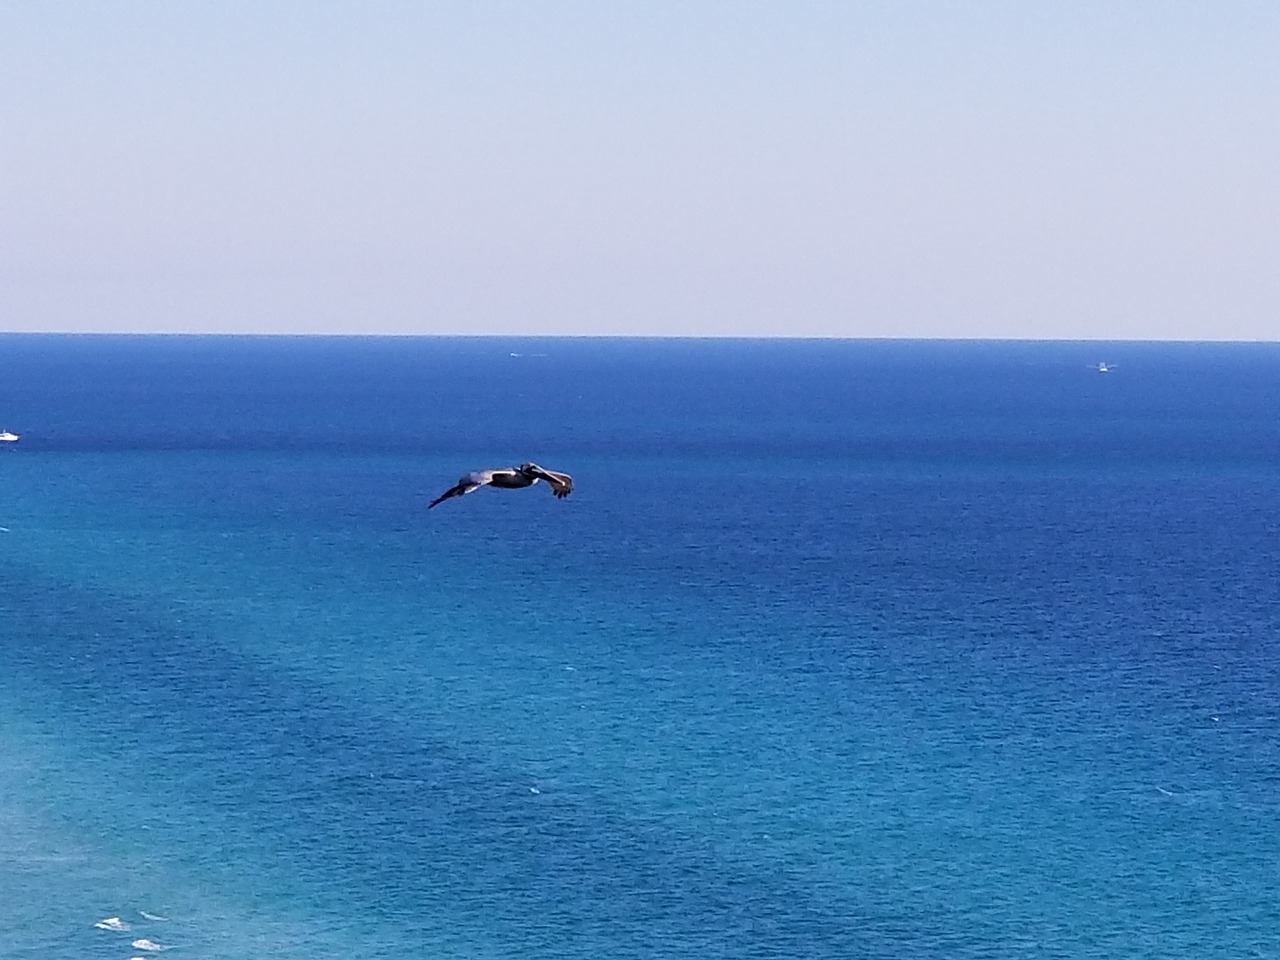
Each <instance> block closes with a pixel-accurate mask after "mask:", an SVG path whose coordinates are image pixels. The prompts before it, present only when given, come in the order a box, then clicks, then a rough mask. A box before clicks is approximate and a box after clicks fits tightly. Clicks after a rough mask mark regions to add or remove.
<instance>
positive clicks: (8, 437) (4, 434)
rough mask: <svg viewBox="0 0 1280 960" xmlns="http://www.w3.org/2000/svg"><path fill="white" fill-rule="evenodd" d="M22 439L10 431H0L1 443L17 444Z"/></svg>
mask: <svg viewBox="0 0 1280 960" xmlns="http://www.w3.org/2000/svg"><path fill="white" fill-rule="evenodd" d="M20 439H21V438H20V437H19V436H18V435H17V434H16V433H10V432H9V431H8V430H3V431H0V443H17V442H18V441H19V440H20Z"/></svg>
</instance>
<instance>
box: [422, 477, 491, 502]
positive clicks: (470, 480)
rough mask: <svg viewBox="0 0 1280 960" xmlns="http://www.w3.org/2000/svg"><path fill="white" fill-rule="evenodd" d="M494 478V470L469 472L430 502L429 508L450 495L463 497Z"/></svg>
mask: <svg viewBox="0 0 1280 960" xmlns="http://www.w3.org/2000/svg"><path fill="white" fill-rule="evenodd" d="M492 480H493V471H492V470H477V471H476V472H475V473H468V474H467V475H466V476H465V477H463V478H462V479H461V480H459V481H458V482H457V483H455V484H454V485H453V486H452V487H450V488H449V489H448V490H446V491H445V492H444V493H442V494H440V496H438V497H436V498H435V499H434V500H432V501H431V502H430V503H428V504H427V509H428V510H430V509H431V508H432V507H434V506H435V505H436V504H437V503H442V502H443V501H445V500H448V499H449V498H450V497H461V496H464V495H465V494H468V493H471V492H472V491H475V490H479V489H480V488H481V487H483V486H484V485H485V484H487V483H490V482H492Z"/></svg>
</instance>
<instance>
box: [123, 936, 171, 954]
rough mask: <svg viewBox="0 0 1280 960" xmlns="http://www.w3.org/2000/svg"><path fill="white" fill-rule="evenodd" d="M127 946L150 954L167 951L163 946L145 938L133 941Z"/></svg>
mask: <svg viewBox="0 0 1280 960" xmlns="http://www.w3.org/2000/svg"><path fill="white" fill-rule="evenodd" d="M129 946H131V947H133V948H134V949H136V950H148V951H150V952H152V953H159V952H160V951H161V950H168V949H169V948H168V947H166V946H165V945H164V944H162V943H156V942H155V941H154V940H148V939H147V938H146V937H143V938H142V939H141V940H135V941H133V943H131V944H129Z"/></svg>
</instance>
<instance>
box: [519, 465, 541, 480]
mask: <svg viewBox="0 0 1280 960" xmlns="http://www.w3.org/2000/svg"><path fill="white" fill-rule="evenodd" d="M519 469H520V472H521V473H524V474H527V475H529V476H531V477H536V476H537V475H538V474H540V473H541V472H542V468H541V467H540V466H538V465H537V464H536V463H522V464H520V468H519Z"/></svg>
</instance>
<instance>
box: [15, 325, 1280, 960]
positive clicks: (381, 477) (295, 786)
mask: <svg viewBox="0 0 1280 960" xmlns="http://www.w3.org/2000/svg"><path fill="white" fill-rule="evenodd" d="M1100 362H1106V363H1107V364H1108V365H1109V368H1110V372H1107V373H1100V372H1099V371H1098V369H1097V364H1098V363H1100ZM5 428H8V429H11V430H13V431H14V432H16V433H19V434H21V435H22V439H21V441H20V442H19V443H17V444H9V445H4V448H3V449H0V490H3V500H2V501H0V903H2V904H3V905H4V911H5V914H6V920H5V921H4V923H3V928H2V929H0V956H3V957H5V958H12V960H27V958H31V960H35V958H40V960H99V958H101V960H128V958H130V957H136V956H150V955H156V954H159V953H160V952H161V951H160V949H159V948H166V949H172V950H173V951H174V955H175V956H179V957H184V958H192V960H231V958H236V960H240V958H246V957H271V958H278V960H303V958H306V960H311V958H356V957H358V958H362V960H363V958H369V960H373V958H456V960H473V958H477V960H478V958H486V960H487V958H509V957H517V956H518V957H522V958H526V960H536V958H556V960H574V958H582V960H586V958H592V960H595V958H601V957H608V958H611V960H621V958H653V960H667V958H672V960H674V958H682V960H683V958H694V957H697V958H724V960H729V958H734V960H738V958H742V960H747V958H752V960H763V958H780V960H782V958H786V960H819V958H822V960H836V958H840V960H844V958H847V960H860V958H867V960H879V958H885V960H926V958H927V960H944V958H946V960H970V958H1061V960H1084V958H1116V957H1124V958H1126V960H1137V958H1152V960H1155V958H1160V960H1167V958H1170V957H1214V958H1267V957H1280V896H1278V895H1277V887H1278V885H1280V577H1278V576H1277V571H1280V491H1278V489H1277V487H1278V483H1277V481H1278V480H1280V344H1270V345H1266V344H1234V345H1233V344H1154V343H1109V344H1099V343H1074V342H1045V343H1016V342H926V341H787V340H782V341H751V340H741V341H732V340H730V341H713V340H626V339H621V340H615V339H503V338H476V339H469V338H456V339H450V338H438V339H437V338H421V339H413V338H385V339H383V338H288V337H262V338H242V337H150V336H140V337H105V336H103V337H100V336H76V337H70V336H39V335H4V336H0V429H5ZM527 460H535V461H537V462H539V463H541V464H542V465H543V466H545V467H548V468H550V469H553V470H560V471H565V472H568V473H571V474H572V475H573V477H574V480H575V487H576V489H575V490H574V493H573V495H572V496H570V497H569V498H567V499H566V500H563V501H560V500H556V499H555V498H553V497H552V496H550V495H549V493H548V490H547V488H546V487H545V485H539V486H536V487H534V488H532V489H527V490H516V491H503V490H492V489H482V490H480V491H477V492H476V493H474V494H472V495H470V496H467V497H463V498H460V499H455V500H450V501H447V502H445V503H443V504H441V505H440V506H438V507H437V508H435V509H433V510H431V511H430V512H429V513H428V512H427V510H426V509H425V508H426V504H427V503H428V502H430V500H431V499H432V498H434V497H435V496H436V495H438V494H439V493H441V492H442V491H444V490H445V489H446V488H448V487H449V486H451V485H452V484H453V483H454V482H455V481H456V480H457V478H458V476H459V475H460V474H462V473H464V472H466V471H468V470H472V469H477V468H483V467H497V466H508V465H512V464H518V463H521V462H524V461H527ZM95 925H97V926H95Z"/></svg>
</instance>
